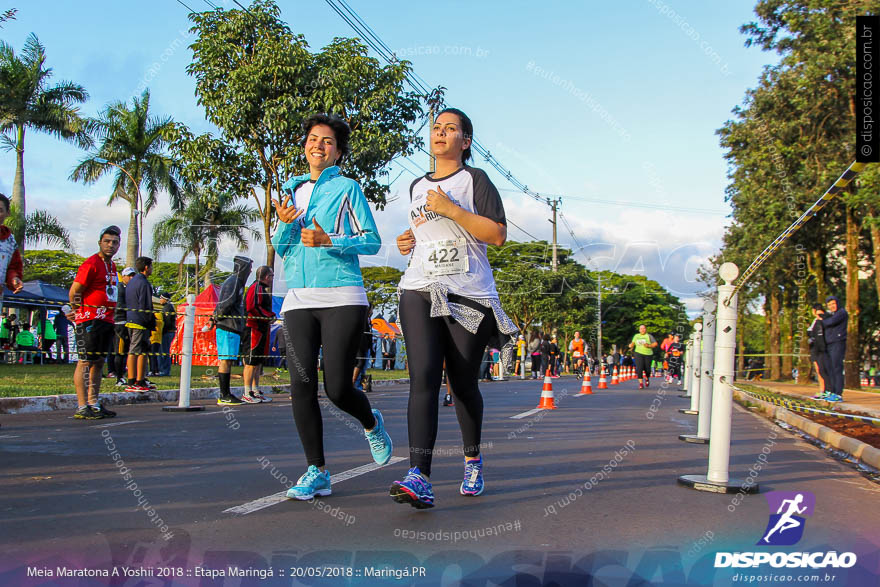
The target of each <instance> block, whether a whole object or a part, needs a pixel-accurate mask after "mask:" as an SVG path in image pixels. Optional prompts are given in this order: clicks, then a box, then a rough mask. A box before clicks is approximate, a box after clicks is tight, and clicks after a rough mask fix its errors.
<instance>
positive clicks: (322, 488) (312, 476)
mask: <svg viewBox="0 0 880 587" xmlns="http://www.w3.org/2000/svg"><path fill="white" fill-rule="evenodd" d="M331 493H332V492H331V491H330V471H326V470H325V471H324V472H323V473H322V472H321V470H320V469H319V468H318V467H316V466H315V465H309V468H308V470H307V471H306V472H305V473H303V476H302V477H300V478H299V481H297V482H296V485H294V486H293V487H291V488H290V490H289V491H288V492H287V497H289V498H291V499H302V500H306V499H312V498H313V497H315V496H316V495H320V496H321V497H326V496H328V495H330V494H331Z"/></svg>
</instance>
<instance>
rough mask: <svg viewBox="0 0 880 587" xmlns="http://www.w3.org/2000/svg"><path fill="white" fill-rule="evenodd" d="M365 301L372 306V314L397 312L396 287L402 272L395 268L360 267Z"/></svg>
mask: <svg viewBox="0 0 880 587" xmlns="http://www.w3.org/2000/svg"><path fill="white" fill-rule="evenodd" d="M361 275H363V277H364V289H366V290H367V301H369V302H370V304H371V305H372V306H373V313H374V314H376V313H379V314H383V315H391V313H394V312H396V311H397V285H398V284H399V283H400V278H401V277H402V276H403V271H401V270H400V269H397V268H395V267H387V266H383V267H361Z"/></svg>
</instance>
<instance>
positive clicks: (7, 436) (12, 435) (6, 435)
mask: <svg viewBox="0 0 880 587" xmlns="http://www.w3.org/2000/svg"><path fill="white" fill-rule="evenodd" d="M0 438H21V436H17V435H15V434H4V435H3V436H0Z"/></svg>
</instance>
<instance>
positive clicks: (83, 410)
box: [67, 226, 122, 420]
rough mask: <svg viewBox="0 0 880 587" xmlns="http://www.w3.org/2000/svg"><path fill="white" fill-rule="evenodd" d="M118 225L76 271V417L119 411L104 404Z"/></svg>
mask: <svg viewBox="0 0 880 587" xmlns="http://www.w3.org/2000/svg"><path fill="white" fill-rule="evenodd" d="M121 233H122V231H121V230H120V229H119V227H118V226H108V227H107V228H105V229H104V230H102V231H101V234H100V236H99V237H98V247H99V248H100V250H99V252H97V253H95V254H94V255H92V256H91V257H89V258H88V259H86V260H85V261H84V262H83V264H82V265H80V266H79V269H78V270H77V272H76V277H75V278H74V280H73V285H72V286H71V287H70V292H69V294H68V295H69V298H70V308H71V310H70V312H69V313H68V314H67V317H68V318H69V319H71V320H73V321H74V322H75V323H76V326H75V327H74V333H75V334H76V354H77V357H78V359H79V360H78V361H77V364H76V371H74V375H73V382H74V386H75V387H76V400H77V409H76V413H75V414H74V415H73V417H74V418H76V419H82V420H96V419H100V418H110V417H113V416H115V415H116V412H112V411H110V410H108V409H107V408H105V407H104V405H103V403H101V402H100V400H99V397H98V394H99V393H100V392H101V374H102V372H103V370H104V358H105V357H106V356H107V351H108V350H109V349H110V345H111V344H112V342H113V314H114V312H115V311H116V303H117V299H118V296H117V293H118V291H117V289H116V287H117V285H118V283H117V282H118V277H117V274H116V264H115V263H114V262H113V255H115V254H116V251H118V250H119V243H120V240H119V238H120V237H119V235H120V234H121Z"/></svg>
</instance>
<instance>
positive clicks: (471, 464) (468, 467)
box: [459, 456, 483, 495]
mask: <svg viewBox="0 0 880 587" xmlns="http://www.w3.org/2000/svg"><path fill="white" fill-rule="evenodd" d="M459 491H461V494H462V495H480V494H481V493H483V457H482V456H480V458H478V459H476V460H473V461H469V460H467V459H465V461H464V481H462V482H461V488H460V489H459Z"/></svg>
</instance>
